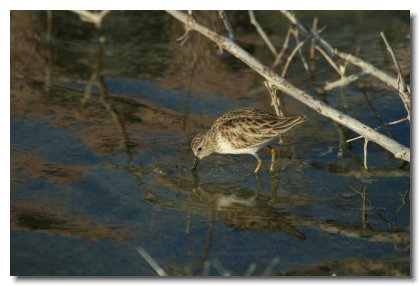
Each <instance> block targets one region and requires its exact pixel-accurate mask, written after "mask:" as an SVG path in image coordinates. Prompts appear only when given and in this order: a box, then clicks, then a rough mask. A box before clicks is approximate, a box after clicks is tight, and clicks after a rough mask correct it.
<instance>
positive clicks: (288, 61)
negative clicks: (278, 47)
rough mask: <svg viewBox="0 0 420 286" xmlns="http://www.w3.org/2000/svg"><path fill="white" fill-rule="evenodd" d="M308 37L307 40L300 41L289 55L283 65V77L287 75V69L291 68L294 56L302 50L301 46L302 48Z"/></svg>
mask: <svg viewBox="0 0 420 286" xmlns="http://www.w3.org/2000/svg"><path fill="white" fill-rule="evenodd" d="M307 39H308V38H306V39H305V40H303V41H302V42H300V43H299V44H298V45H297V46H296V47H295V48H294V49H293V51H292V52H291V53H290V55H289V57H288V58H287V61H286V63H285V64H284V67H283V71H282V72H281V77H282V78H284V77H285V76H286V73H287V70H288V69H289V65H290V63H291V62H292V59H293V57H294V56H295V55H296V53H297V52H298V51H299V50H300V48H302V46H303V45H304V44H305V42H306V40H307Z"/></svg>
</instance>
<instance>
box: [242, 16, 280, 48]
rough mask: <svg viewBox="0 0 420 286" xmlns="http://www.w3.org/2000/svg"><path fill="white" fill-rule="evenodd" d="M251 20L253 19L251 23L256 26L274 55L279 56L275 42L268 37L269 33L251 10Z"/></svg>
mask: <svg viewBox="0 0 420 286" xmlns="http://www.w3.org/2000/svg"><path fill="white" fill-rule="evenodd" d="M248 14H249V20H250V21H251V24H252V25H254V27H255V28H256V29H257V32H258V34H260V36H261V38H262V39H263V41H264V43H265V44H266V45H267V47H268V48H269V49H270V51H271V53H272V54H273V55H274V56H277V50H276V48H275V47H274V45H273V43H272V42H271V41H270V39H269V38H268V36H267V34H266V33H265V32H264V30H263V28H262V27H261V25H260V24H259V23H258V21H257V19H256V18H255V14H254V11H252V10H249V11H248Z"/></svg>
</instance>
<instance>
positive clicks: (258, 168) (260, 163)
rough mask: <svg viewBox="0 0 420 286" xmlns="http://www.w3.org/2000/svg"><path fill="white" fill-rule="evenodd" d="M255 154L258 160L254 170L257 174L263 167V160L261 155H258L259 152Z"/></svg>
mask: <svg viewBox="0 0 420 286" xmlns="http://www.w3.org/2000/svg"><path fill="white" fill-rule="evenodd" d="M254 156H255V158H257V161H258V164H257V168H255V171H254V174H257V173H258V171H259V170H260V169H261V166H262V161H261V159H260V157H258V154H257V153H255V154H254Z"/></svg>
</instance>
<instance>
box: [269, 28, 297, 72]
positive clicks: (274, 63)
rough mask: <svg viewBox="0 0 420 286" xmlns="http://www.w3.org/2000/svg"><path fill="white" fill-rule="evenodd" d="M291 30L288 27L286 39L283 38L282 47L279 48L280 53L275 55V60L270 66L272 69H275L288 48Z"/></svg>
mask: <svg viewBox="0 0 420 286" xmlns="http://www.w3.org/2000/svg"><path fill="white" fill-rule="evenodd" d="M292 32H293V28H292V27H290V28H289V30H287V34H286V37H285V38H284V42H283V46H282V48H281V51H280V52H279V53H278V54H277V56H276V59H275V60H274V62H273V64H272V65H271V68H272V69H275V68H276V67H277V66H278V65H279V64H280V63H281V59H282V58H283V55H284V52H285V51H286V49H287V47H288V46H289V40H290V36H291V35H292Z"/></svg>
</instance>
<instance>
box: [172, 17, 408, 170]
mask: <svg viewBox="0 0 420 286" xmlns="http://www.w3.org/2000/svg"><path fill="white" fill-rule="evenodd" d="M167 12H168V13H169V14H170V15H172V16H173V17H175V18H176V19H178V20H179V21H181V22H182V23H186V22H187V15H186V14H185V13H182V12H179V11H167ZM190 25H191V28H192V29H194V30H196V31H197V32H199V33H200V34H202V35H204V36H205V37H207V38H209V39H210V40H212V41H214V42H216V43H217V44H218V45H220V46H221V47H222V48H223V49H224V50H226V51H228V52H229V53H231V54H232V55H233V56H235V57H237V58H238V59H240V60H241V61H242V62H244V63H245V64H246V65H248V66H249V67H251V68H252V69H253V70H254V71H256V72H257V73H259V74H260V75H261V76H262V77H264V78H265V79H266V80H268V81H270V82H271V83H272V84H274V85H275V86H276V87H277V88H278V89H279V90H280V91H282V92H284V93H286V94H288V95H290V96H292V97H293V98H295V99H296V100H298V101H300V102H302V103H303V104H305V105H307V106H308V107H310V108H312V109H314V110H315V111H317V112H318V113H319V114H321V115H323V116H325V117H328V118H330V119H332V120H334V121H336V122H337V123H339V124H341V125H343V126H345V127H347V128H349V129H351V130H353V131H354V132H356V133H358V134H360V135H362V136H363V137H364V138H366V139H368V140H369V141H372V142H375V143H376V144H378V145H380V146H382V147H383V148H384V149H386V150H388V151H389V152H391V153H392V154H394V156H395V157H396V158H399V159H402V160H405V161H407V162H410V149H409V148H407V147H406V146H403V145H401V144H400V143H398V142H397V141H395V140H393V139H391V138H389V137H387V136H385V135H383V134H380V133H378V132H377V131H375V130H374V129H372V128H370V127H369V126H366V125H365V124H363V123H362V122H360V121H358V120H356V119H354V118H353V117H351V116H348V115H346V114H344V113H343V112H341V111H338V110H336V109H334V108H333V107H331V106H329V105H326V104H325V103H322V102H321V101H319V100H316V99H314V98H313V97H312V96H310V95H309V94H307V93H305V92H304V91H302V90H300V89H298V88H297V87H295V86H294V85H292V84H291V83H289V82H288V81H286V80H285V79H284V78H282V77H280V76H278V75H277V74H276V73H275V72H273V71H272V70H270V69H269V68H268V67H267V66H264V65H263V64H262V63H261V62H259V61H258V60H257V59H255V58H254V57H252V56H251V55H250V54H249V53H248V52H246V51H245V50H244V49H242V48H241V47H239V46H238V45H237V44H236V43H234V42H232V41H231V40H229V39H228V38H226V37H223V36H221V35H219V34H217V33H215V32H214V31H212V30H210V29H208V28H207V27H205V26H203V25H201V24H199V23H197V22H196V21H195V20H191V24H190Z"/></svg>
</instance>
